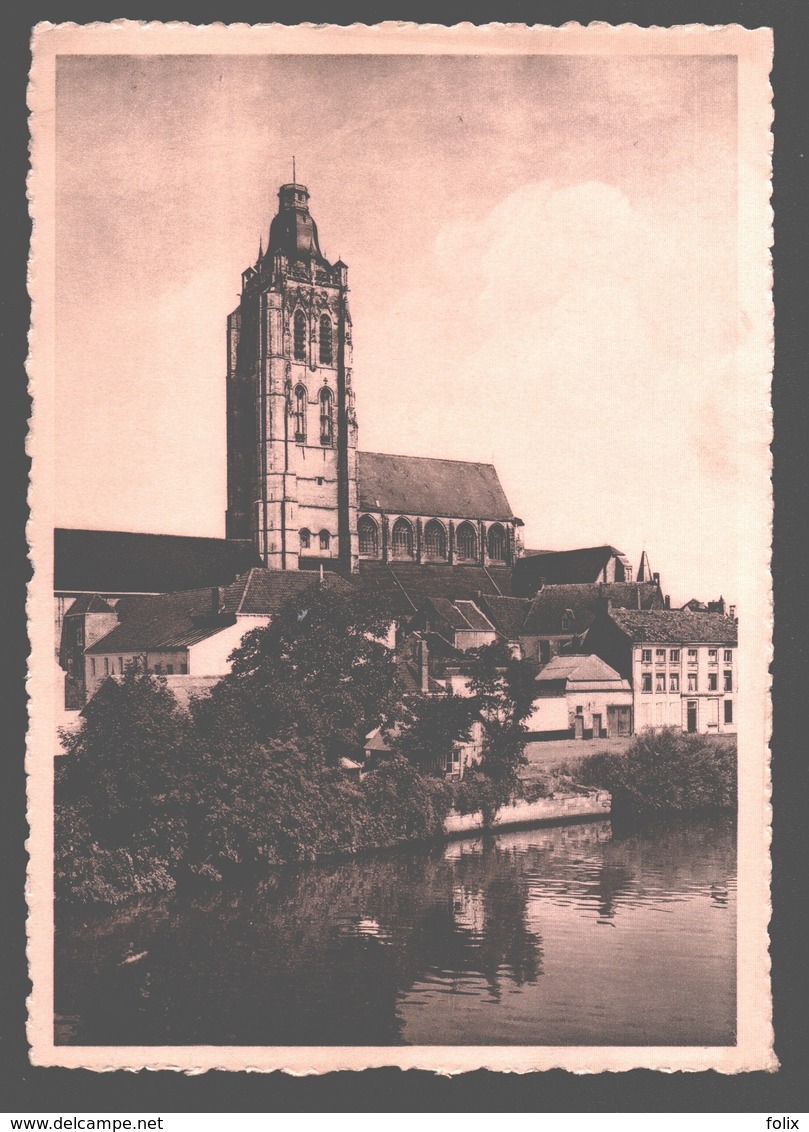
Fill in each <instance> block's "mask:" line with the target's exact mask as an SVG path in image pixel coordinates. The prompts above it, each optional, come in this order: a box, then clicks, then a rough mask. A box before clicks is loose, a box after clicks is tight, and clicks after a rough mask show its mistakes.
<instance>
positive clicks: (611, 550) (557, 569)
mask: <svg viewBox="0 0 809 1132" xmlns="http://www.w3.org/2000/svg"><path fill="white" fill-rule="evenodd" d="M615 557H619V558H622V557H623V554H622V552H621V551H620V550H616V549H615V547H614V546H588V547H584V548H582V549H581V550H556V551H550V552H548V553H545V554H532V555H530V556H524V557H522V558H518V559H517V561H516V562H515V563H514V593H515V594H518V595H519V596H520V597H531V596H532V595H533V594H534V593H535V592H536V588H537V586H538V585H539V583H540V581H541V580H544V581H545V582H547V583H550V584H551V585H566V584H570V583H581V582H597V581H598V578H599V575H600V573H601V571H602V570H603V569H604V567H605V566H606V565H607V563H608V562H609V560H610V559H611V558H615Z"/></svg>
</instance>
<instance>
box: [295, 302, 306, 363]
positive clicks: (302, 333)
mask: <svg viewBox="0 0 809 1132" xmlns="http://www.w3.org/2000/svg"><path fill="white" fill-rule="evenodd" d="M292 327H293V332H292V337H293V350H294V353H295V361H296V362H305V361H306V315H305V314H304V313H303V311H301V310H298V311H295V318H294V319H293V323H292Z"/></svg>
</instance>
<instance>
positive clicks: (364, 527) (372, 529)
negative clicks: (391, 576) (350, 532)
mask: <svg viewBox="0 0 809 1132" xmlns="http://www.w3.org/2000/svg"><path fill="white" fill-rule="evenodd" d="M357 534H358V535H359V539H360V554H371V555H374V556H376V555H377V554H379V532H378V530H377V526H376V523H375V522H374V520H373V519H372V518H371V516H370V515H363V516H362V518H361V519H360V521H359V522H358V523H357Z"/></svg>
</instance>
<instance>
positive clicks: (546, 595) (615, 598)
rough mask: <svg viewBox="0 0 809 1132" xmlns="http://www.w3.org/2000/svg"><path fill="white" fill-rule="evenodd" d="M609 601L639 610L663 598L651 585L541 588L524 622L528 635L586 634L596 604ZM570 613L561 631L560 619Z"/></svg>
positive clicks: (658, 602) (649, 606)
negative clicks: (569, 620) (569, 617)
mask: <svg viewBox="0 0 809 1132" xmlns="http://www.w3.org/2000/svg"><path fill="white" fill-rule="evenodd" d="M605 599H608V600H609V602H610V603H611V605H612V606H613V607H616V608H628V609H637V608H638V606H640V608H641V609H642V610H648V609H654V608H660V607H662V605H663V598H662V595H661V593H660V590H659V588H658V587H657V585H655V583H654V582H600V583H595V584H593V583H591V584H588V585H583V584H580V585H564V586H554V585H551V586H543V588H542V589H541V590H540V591H539V593H538V594H537V595H536V597H534V598H532V599H531V601H530V612H529V613H528V615H527V617H526V619H525V626H524V632H525V633H527V634H538V635H545V634H547V635H552V634H555V633H562V632H565V633H570V634H573V635H576V634H581V633H584V632H586V631H587V629H589V628H590V626H591V625H592V623H593V620H594V619H595V615H596V613H597V611H598V608H599V602H601V601H604V600H605ZM568 611H570V613H572V614H573V621H572V624H570V625H569V626H568V628H567V629H563V628H562V618H563V617H564V615H565V614H566V613H567V612H568Z"/></svg>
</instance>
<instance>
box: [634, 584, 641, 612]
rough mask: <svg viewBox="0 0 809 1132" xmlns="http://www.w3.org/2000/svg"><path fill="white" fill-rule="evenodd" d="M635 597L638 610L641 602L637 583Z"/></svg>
mask: <svg viewBox="0 0 809 1132" xmlns="http://www.w3.org/2000/svg"><path fill="white" fill-rule="evenodd" d="M635 597H636V599H637V605H638V609H640V608H641V600H640V583H638V585H637V586H635Z"/></svg>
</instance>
